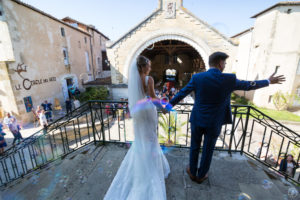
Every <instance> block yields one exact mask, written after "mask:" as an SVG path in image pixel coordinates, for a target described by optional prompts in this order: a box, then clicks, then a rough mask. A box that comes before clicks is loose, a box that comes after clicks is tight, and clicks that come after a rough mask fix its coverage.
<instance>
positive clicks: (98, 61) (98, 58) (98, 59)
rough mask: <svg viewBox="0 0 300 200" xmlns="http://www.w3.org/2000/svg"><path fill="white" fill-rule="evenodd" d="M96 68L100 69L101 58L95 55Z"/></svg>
mask: <svg viewBox="0 0 300 200" xmlns="http://www.w3.org/2000/svg"><path fill="white" fill-rule="evenodd" d="M97 63H98V69H101V60H100V57H97Z"/></svg>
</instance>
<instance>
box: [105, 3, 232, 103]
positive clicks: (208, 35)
mask: <svg viewBox="0 0 300 200" xmlns="http://www.w3.org/2000/svg"><path fill="white" fill-rule="evenodd" d="M167 40H175V41H180V42H183V43H185V44H187V45H189V46H190V47H191V48H193V49H194V50H195V51H196V52H198V54H199V55H200V56H201V58H202V60H203V62H204V64H205V67H206V68H208V56H209V55H210V54H211V53H212V52H214V51H224V52H226V53H228V54H229V55H233V57H234V55H235V50H236V45H235V44H234V43H233V42H232V41H231V39H229V38H227V37H225V36H224V35H222V34H221V33H220V32H218V31H217V30H216V29H214V28H213V27H211V26H210V25H208V24H207V23H206V22H204V21H202V20H201V19H198V18H197V17H196V16H194V15H193V14H192V13H190V12H189V11H188V10H187V9H186V8H184V7H183V1H182V0H159V1H158V8H157V9H156V10H155V11H154V12H153V13H152V14H151V15H150V16H149V17H147V18H146V19H145V20H143V21H142V22H141V23H139V24H138V25H137V26H135V27H134V28H132V29H131V30H130V31H129V32H128V33H126V34H125V35H124V36H123V37H121V38H120V39H118V40H117V41H115V42H113V43H111V44H108V46H107V53H108V57H109V61H110V64H111V74H112V84H116V85H118V84H127V80H128V78H130V75H129V74H128V71H129V68H130V67H131V66H132V65H133V64H134V62H135V60H136V58H137V56H138V55H140V54H141V53H142V52H143V51H145V50H146V49H147V48H148V47H149V46H150V47H151V45H153V44H156V43H158V42H161V41H167ZM150 49H151V48H150ZM233 57H231V58H230V59H229V60H228V62H227V63H228V65H231V62H232V60H233V59H232V58H233ZM112 92H113V96H114V98H116V99H118V98H119V97H126V96H127V89H126V88H114V89H113V91H112Z"/></svg>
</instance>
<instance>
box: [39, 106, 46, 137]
mask: <svg viewBox="0 0 300 200" xmlns="http://www.w3.org/2000/svg"><path fill="white" fill-rule="evenodd" d="M39 118H40V124H41V126H42V127H43V132H44V134H46V133H47V126H48V121H47V118H46V115H45V111H44V110H42V111H41V113H40V115H39Z"/></svg>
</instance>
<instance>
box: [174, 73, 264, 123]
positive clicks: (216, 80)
mask: <svg viewBox="0 0 300 200" xmlns="http://www.w3.org/2000/svg"><path fill="white" fill-rule="evenodd" d="M268 85H269V81H268V80H260V81H241V80H238V79H237V78H236V76H235V74H226V73H222V72H221V71H220V70H219V69H216V68H211V69H209V70H208V71H207V72H203V73H198V74H195V75H193V77H192V78H191V80H190V82H189V83H188V84H187V85H186V86H185V87H184V88H183V89H181V90H180V91H179V93H178V94H177V95H176V96H175V97H174V98H173V99H172V100H171V101H170V104H172V105H173V106H174V105H176V104H177V103H178V102H179V101H181V100H182V99H183V98H184V97H186V96H187V95H188V94H189V93H190V92H192V91H194V92H195V103H194V107H193V110H192V114H191V118H190V122H191V123H192V124H193V125H196V126H200V127H213V126H218V125H219V126H221V125H223V124H231V123H232V116H231V105H230V97H231V93H232V92H233V91H234V90H255V89H258V88H262V87H265V86H268Z"/></svg>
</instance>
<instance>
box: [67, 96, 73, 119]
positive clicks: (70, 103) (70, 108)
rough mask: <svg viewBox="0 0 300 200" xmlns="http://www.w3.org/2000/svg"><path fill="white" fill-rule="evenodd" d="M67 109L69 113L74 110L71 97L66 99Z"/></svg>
mask: <svg viewBox="0 0 300 200" xmlns="http://www.w3.org/2000/svg"><path fill="white" fill-rule="evenodd" d="M66 110H67V115H68V114H69V112H71V111H72V101H71V100H70V99H69V98H68V99H67V100H66Z"/></svg>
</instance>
